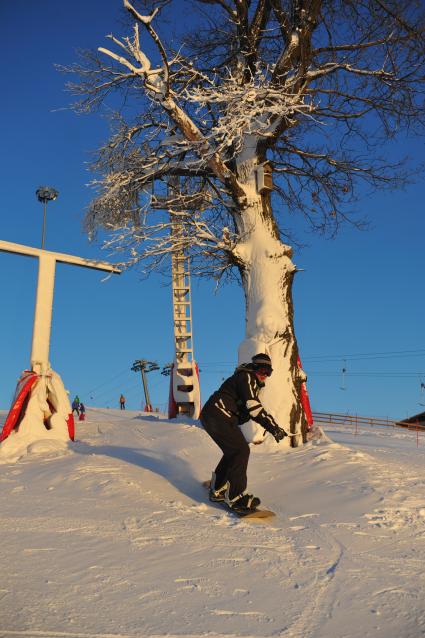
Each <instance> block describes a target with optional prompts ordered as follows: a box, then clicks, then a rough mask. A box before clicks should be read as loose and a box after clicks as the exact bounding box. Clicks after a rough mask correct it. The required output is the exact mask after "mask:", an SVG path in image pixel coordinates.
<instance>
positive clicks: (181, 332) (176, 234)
mask: <svg viewBox="0 0 425 638" xmlns="http://www.w3.org/2000/svg"><path fill="white" fill-rule="evenodd" d="M170 217H171V233H172V238H173V244H174V247H175V250H174V251H173V254H172V257H171V272H172V292H173V324H174V350H175V358H174V362H173V364H172V367H171V373H170V394H169V400H168V418H170V419H172V418H174V417H176V416H177V415H178V414H186V415H187V416H190V417H191V418H193V419H197V418H198V417H199V413H200V411H201V393H200V387H199V370H198V366H197V364H196V361H195V358H194V354H193V332H192V298H191V287H190V258H189V257H188V255H187V254H186V252H185V250H184V248H181V249H179V248H178V247H179V246H183V242H182V241H181V240H182V238H183V235H184V232H185V231H184V226H183V223H182V221H181V218H180V217H179V215H175V214H173V213H170Z"/></svg>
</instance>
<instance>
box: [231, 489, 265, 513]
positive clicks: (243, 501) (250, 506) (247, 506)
mask: <svg viewBox="0 0 425 638" xmlns="http://www.w3.org/2000/svg"><path fill="white" fill-rule="evenodd" d="M224 501H225V503H226V505H227V507H228V508H229V509H231V510H233V511H234V512H237V513H238V514H248V513H249V512H255V510H256V509H257V507H258V506H259V505H260V503H261V501H260V499H259V498H258V497H257V496H253V495H252V494H239V496H236V497H235V498H232V499H230V498H229V490H227V491H226V494H225V498H224Z"/></svg>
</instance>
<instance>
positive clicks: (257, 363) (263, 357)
mask: <svg viewBox="0 0 425 638" xmlns="http://www.w3.org/2000/svg"><path fill="white" fill-rule="evenodd" d="M251 361H252V368H253V370H254V371H255V372H260V373H261V374H265V375H267V376H268V377H269V376H270V375H271V373H272V372H273V368H272V360H271V359H270V357H269V355H268V354H255V355H254V356H253V357H252V359H251Z"/></svg>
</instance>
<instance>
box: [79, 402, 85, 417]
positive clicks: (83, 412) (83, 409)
mask: <svg viewBox="0 0 425 638" xmlns="http://www.w3.org/2000/svg"><path fill="white" fill-rule="evenodd" d="M79 410H80V416H79V419H78V420H79V421H85V419H86V408H85V405H84V403H80V405H79Z"/></svg>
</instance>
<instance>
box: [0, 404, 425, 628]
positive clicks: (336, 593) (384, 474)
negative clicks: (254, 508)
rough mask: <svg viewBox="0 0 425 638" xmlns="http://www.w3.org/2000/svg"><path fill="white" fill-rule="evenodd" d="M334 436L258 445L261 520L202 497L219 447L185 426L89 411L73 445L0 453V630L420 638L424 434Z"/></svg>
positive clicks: (253, 484)
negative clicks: (292, 445) (13, 457)
mask: <svg viewBox="0 0 425 638" xmlns="http://www.w3.org/2000/svg"><path fill="white" fill-rule="evenodd" d="M4 416H5V414H4V413H2V415H1V418H2V419H4ZM326 433H327V435H328V436H329V437H330V438H329V439H327V438H326V437H324V438H322V439H321V440H320V441H319V442H315V443H310V444H308V445H307V446H305V447H303V448H298V449H296V450H292V451H283V452H267V451H265V450H264V449H262V446H257V447H255V448H253V451H252V455H251V460H250V468H249V487H250V489H251V490H252V491H253V492H254V493H255V494H257V495H259V496H260V497H262V499H263V504H264V505H265V506H267V507H269V508H271V509H273V510H274V511H275V512H276V513H277V516H276V517H275V518H274V519H273V520H272V522H269V523H267V524H264V523H262V524H259V523H247V522H246V521H245V522H244V521H242V520H238V519H235V518H233V517H232V516H231V515H229V514H227V513H226V512H225V511H223V510H222V509H220V508H219V507H218V506H215V505H213V504H210V503H209V502H207V501H206V493H205V491H204V489H203V488H202V486H201V481H202V480H204V479H206V478H209V476H210V472H211V469H212V468H213V466H214V464H215V462H216V461H217V459H218V457H219V451H218V448H216V447H215V445H214V444H213V443H212V442H211V441H210V439H209V438H208V436H207V435H206V434H205V433H204V432H203V430H202V429H201V428H200V427H198V426H197V425H196V424H195V425H194V424H193V423H191V422H190V421H184V420H180V421H179V420H177V421H173V422H168V421H166V420H161V419H160V418H157V417H155V416H147V415H138V414H137V413H131V412H126V413H120V412H119V411H115V410H103V409H91V410H89V411H88V420H87V421H86V422H84V423H79V424H78V425H77V438H78V441H77V442H75V443H73V444H72V443H71V444H69V447H67V448H65V449H64V448H63V445H62V443H60V442H52V444H51V445H46V444H43V445H40V446H32V448H31V450H30V453H29V454H27V455H25V456H23V457H22V458H21V459H19V460H17V461H16V462H13V463H12V462H10V461H8V460H7V458H6V459H5V458H3V459H2V460H1V464H0V485H1V490H0V504H1V519H0V529H1V544H0V555H1V570H0V636H1V637H2V638H9V637H13V636H23V637H25V638H32V637H34V638H35V637H38V638H40V637H46V638H101V637H102V638H105V637H108V638H111V637H114V638H127V637H130V636H131V637H132V638H136V637H137V638H147V637H154V636H161V637H165V636H167V637H168V638H170V637H171V636H180V637H188V636H190V637H195V636H197V637H198V636H210V637H230V636H232V637H234V636H241V637H242V636H243V637H245V638H247V637H257V636H282V637H285V638H367V637H369V636H383V637H385V638H418V637H419V636H424V635H425V609H424V608H425V602H424V598H425V573H424V563H425V499H424V487H425V435H421V438H420V440H419V447H417V445H416V435H415V434H414V433H408V432H405V431H401V430H400V431H398V430H397V431H393V430H382V429H379V430H378V429H375V430H373V429H368V430H366V429H363V430H360V431H359V434H358V435H357V436H356V435H355V434H354V432H353V431H349V430H347V429H346V430H344V429H343V428H339V429H338V428H336V427H335V428H332V429H327V430H326ZM331 439H332V440H331Z"/></svg>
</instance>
